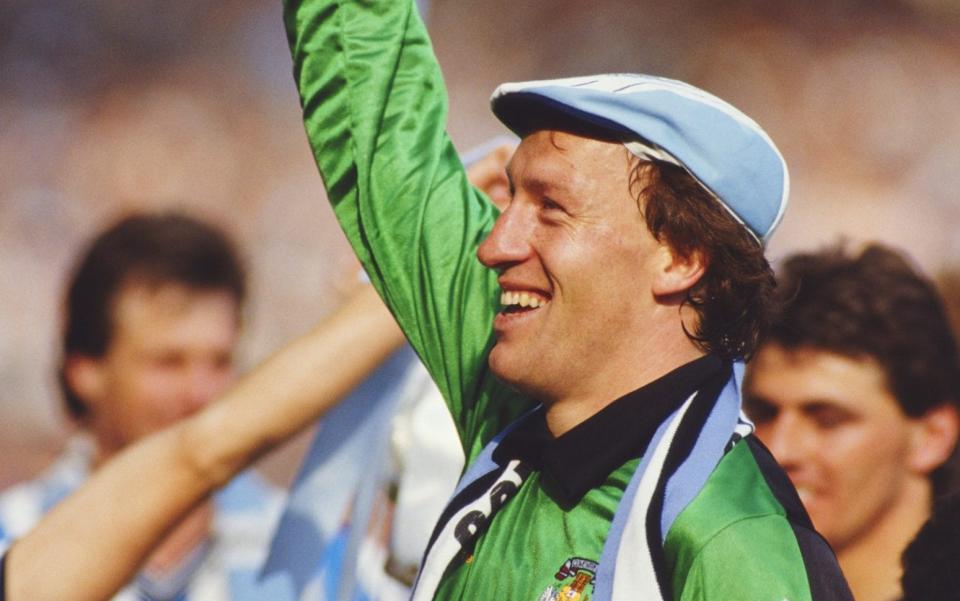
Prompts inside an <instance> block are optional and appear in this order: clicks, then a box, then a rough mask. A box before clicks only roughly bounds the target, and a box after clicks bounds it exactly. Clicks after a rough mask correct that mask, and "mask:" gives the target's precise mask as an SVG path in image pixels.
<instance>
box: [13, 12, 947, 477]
mask: <svg viewBox="0 0 960 601" xmlns="http://www.w3.org/2000/svg"><path fill="white" fill-rule="evenodd" d="M429 20H430V30H431V32H432V35H433V39H434V44H435V48H436V51H437V54H438V56H439V59H440V62H441V65H442V67H443V70H444V73H445V76H446V79H447V83H448V87H449V90H450V105H451V110H450V119H449V126H450V132H451V134H452V136H453V139H454V142H455V143H456V145H457V147H458V148H460V149H461V151H467V150H469V149H470V148H471V147H473V146H475V145H477V144H480V143H482V142H483V141H485V140H487V139H489V138H490V137H493V136H495V135H497V134H500V133H503V129H502V128H501V127H500V126H499V125H498V123H497V122H496V121H495V119H494V118H493V117H492V116H491V115H490V113H489V110H488V108H487V99H488V97H489V94H490V92H491V91H492V90H493V88H494V87H495V86H496V84H498V83H500V82H502V81H508V80H522V79H533V78H546V77H556V76H567V75H579V74H588V73H591V72H599V71H609V72H617V71H640V72H648V73H654V74H658V75H663V76H668V77H675V78H679V79H683V80H687V81H690V82H691V83H694V84H696V85H699V86H701V87H703V88H705V89H707V90H709V91H711V92H713V93H715V94H717V95H719V96H721V97H723V98H725V99H727V100H729V101H730V102H732V103H733V104H735V105H737V106H738V107H740V108H741V109H743V110H744V111H745V112H746V113H748V114H749V115H751V116H753V117H754V118H755V119H756V120H757V121H759V122H760V123H761V124H762V125H763V126H764V127H766V128H767V130H768V131H769V132H770V134H771V136H772V137H773V138H774V140H775V141H777V143H778V144H779V145H780V147H781V149H782V151H783V153H784V154H785V156H786V159H787V162H788V164H789V165H790V168H791V173H792V197H791V206H790V209H789V210H788V212H787V216H786V218H785V220H784V222H783V225H782V226H781V229H780V230H779V232H778V234H777V235H776V236H775V238H774V240H773V242H772V243H771V245H770V247H769V248H770V256H771V257H772V258H773V259H774V260H776V259H777V258H778V257H782V256H783V255H784V254H786V253H788V252H790V251H793V250H797V249H811V248H816V247H819V246H822V245H823V244H825V243H829V242H832V241H835V240H837V239H838V237H839V236H841V235H843V236H845V237H847V238H848V239H849V240H851V241H853V242H856V241H859V240H866V239H880V240H884V241H887V242H889V243H891V244H894V245H896V246H898V247H900V248H904V249H907V250H909V252H910V254H911V255H912V256H913V258H914V259H915V260H916V261H917V263H918V264H919V265H921V266H922V267H923V268H924V269H925V270H927V272H928V273H930V274H931V275H938V274H940V273H941V272H945V271H947V270H949V269H956V266H957V265H960V227H958V226H960V200H958V190H960V112H958V107H960V0H809V1H805V2H794V1H791V0H729V1H727V2H723V3H717V2H712V1H710V0H674V1H672V2H653V1H649V0H591V1H589V2H585V1H573V0H554V1H552V2H528V3H517V2H508V1H506V0H489V1H486V2H455V1H453V0H434V1H433V2H432V3H430V5H429ZM299 118H300V115H299V106H298V103H297V98H296V94H295V91H294V86H293V81H292V77H291V75H290V59H289V55H288V54H287V49H286V42H285V38H284V34H283V29H282V22H281V16H280V3H279V1H274V2H269V1H264V0H217V1H216V2H214V1H213V0H163V1H162V2H161V1H159V0H133V1H131V0H123V1H121V0H0V457H2V458H3V459H2V460H0V487H2V486H3V485H5V484H9V483H10V482H12V481H14V480H16V479H20V478H23V477H26V476H29V475H32V474H34V473H36V471H37V470H39V469H40V468H41V467H42V466H43V465H44V464H45V463H46V462H47V461H49V459H50V458H51V457H52V456H53V454H54V453H55V452H56V451H57V450H58V449H59V446H60V444H61V443H62V441H63V439H64V437H65V434H66V431H67V430H66V426H65V423H64V421H63V418H62V416H61V414H60V411H59V406H60V405H59V403H60V401H59V397H58V392H57V387H56V383H55V379H54V376H53V374H54V368H55V365H56V361H57V355H56V349H57V343H58V334H59V327H60V310H61V309H60V303H61V296H62V294H63V283H64V280H65V279H66V277H67V274H68V272H69V270H70V268H71V266H72V262H73V260H74V257H75V255H76V253H77V251H78V250H79V249H80V248H81V246H82V245H83V244H84V242H85V241H86V240H87V239H88V238H89V237H90V236H91V235H93V233H94V232H95V231H97V230H98V229H100V228H101V227H103V226H104V225H105V224H106V223H107V222H108V221H109V220H112V219H114V218H116V217H117V216H119V215H121V214H122V213H123V212H125V211H129V210H132V209H140V208H162V207H177V208H185V209H188V210H190V211H192V212H194V213H195V214H197V215H199V216H201V217H207V218H210V219H212V220H215V221H216V222H217V223H219V224H221V225H222V226H223V227H224V228H226V229H227V230H228V231H229V232H230V233H231V234H233V235H234V237H235V238H236V239H237V240H238V242H239V243H240V245H241V246H242V248H243V249H244V251H245V255H246V257H247V259H248V262H249V265H250V268H251V275H252V287H251V305H250V307H249V311H248V313H247V316H246V326H247V328H246V333H245V336H244V343H243V347H242V357H241V368H245V367H249V366H252V365H253V364H255V363H256V362H257V361H259V360H261V359H262V358H264V357H265V356H266V354H268V353H269V352H270V351H271V350H273V349H275V348H276V347H277V346H279V345H280V344H281V343H283V342H284V341H285V340H287V339H289V338H290V337H292V336H294V335H296V334H298V333H300V332H302V331H304V330H305V329H306V328H307V327H309V326H310V325H311V324H312V323H314V322H315V321H316V320H317V319H319V318H320V317H322V316H323V315H324V314H325V313H326V312H327V311H329V310H330V309H331V308H332V307H333V306H334V305H335V304H336V302H337V300H338V295H337V293H336V291H335V288H336V286H335V285H336V283H337V282H339V281H340V280H341V279H342V278H343V276H344V273H345V272H346V271H347V270H348V269H349V265H350V254H349V251H348V249H347V247H346V244H345V242H344V241H343V239H342V236H341V234H340V232H339V230H338V229H337V226H336V224H335V223H334V222H333V219H332V216H331V213H330V210H329V209H328V208H327V206H326V205H325V201H324V199H323V192H322V186H321V182H320V178H319V176H318V175H317V172H316V169H315V167H314V165H313V162H312V158H311V157H310V154H309V151H308V147H307V144H306V140H305V136H304V134H303V130H302V127H301V124H300V120H299ZM411 150H412V151H415V149H411ZM947 279H948V281H950V282H952V286H953V290H954V292H955V294H956V296H957V297H960V277H958V276H956V275H954V276H952V277H951V278H947ZM298 445H299V447H298ZM302 446H303V443H302V440H301V442H295V443H293V445H292V446H291V447H289V448H288V449H287V450H286V451H282V452H281V453H280V455H277V456H275V457H274V458H273V459H272V461H273V464H272V468H271V464H270V463H269V461H271V460H268V464H267V465H266V467H267V470H268V471H270V470H271V469H273V471H274V473H276V474H278V476H277V477H278V478H280V479H282V478H284V477H287V476H288V475H289V474H290V473H292V470H293V469H294V468H295V467H296V466H295V465H293V464H294V463H295V460H294V459H291V457H294V456H295V454H296V449H297V448H302ZM291 449H293V450H291ZM284 453H286V454H284ZM285 470H286V471H285Z"/></svg>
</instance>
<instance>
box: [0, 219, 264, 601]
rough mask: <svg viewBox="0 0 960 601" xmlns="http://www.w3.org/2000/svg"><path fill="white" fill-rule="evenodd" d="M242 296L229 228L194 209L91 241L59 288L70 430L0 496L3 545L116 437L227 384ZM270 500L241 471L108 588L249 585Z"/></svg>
mask: <svg viewBox="0 0 960 601" xmlns="http://www.w3.org/2000/svg"><path fill="white" fill-rule="evenodd" d="M245 295H246V274H245V270H244V267H243V264H242V262H241V260H240V258H239V256H238V254H237V251H236V249H235V248H234V246H233V244H232V243H231V241H230V240H229V239H228V238H227V236H226V235H225V234H224V233H223V232H221V231H220V230H219V229H217V228H215V227H213V226H212V225H209V224H207V223H203V222H201V221H198V220H196V219H193V218H191V217H188V216H185V215H180V214H174V213H167V214H141V215H134V216H130V217H127V218H125V219H122V220H120V221H119V222H117V223H115V224H114V225H112V226H111V227H109V228H108V229H107V230H105V231H104V232H102V233H101V234H100V235H98V236H97V237H96V238H95V239H94V240H93V241H92V243H91V245H90V246H89V248H88V249H87V250H86V252H85V254H84V255H83V256H82V258H81V260H80V261H79V263H78V265H77V268H76V270H75V272H74V273H73V276H72V279H71V280H70V282H69V287H68V290H67V297H66V303H65V305H66V307H65V311H66V318H65V327H64V330H63V340H62V343H63V348H62V363H61V371H60V381H61V386H62V392H63V396H64V401H65V408H66V411H67V413H68V414H69V416H70V418H71V419H72V420H73V421H74V422H75V423H76V424H77V425H78V426H79V427H80V429H81V433H80V434H79V435H77V436H75V437H74V438H72V439H71V440H70V441H68V444H67V449H66V451H65V453H64V454H63V456H62V457H61V458H60V459H59V460H58V461H57V462H56V463H55V464H54V465H53V466H52V467H50V468H49V469H48V470H47V471H46V472H45V473H44V474H42V475H41V476H40V477H39V478H37V479H36V480H33V481H30V482H27V483H24V484H20V485H18V486H15V487H13V488H12V489H10V490H8V491H6V492H5V493H4V494H3V495H2V496H0V535H2V541H0V548H3V547H6V546H8V545H9V543H10V541H11V540H13V539H17V538H19V537H21V536H23V535H24V534H25V533H27V532H28V531H29V530H30V529H31V528H32V527H33V526H34V524H35V523H36V522H37V520H39V519H40V517H41V516H42V515H43V514H44V513H45V512H47V511H48V510H50V509H51V508H52V507H53V506H54V505H55V504H56V503H57V502H58V501H60V500H61V499H63V498H64V497H65V496H67V495H68V494H70V493H71V492H72V491H74V490H75V489H76V488H77V487H78V486H80V485H81V484H82V483H83V482H84V480H86V479H87V478H88V477H89V476H90V474H91V472H92V471H93V470H95V469H96V468H97V467H99V466H100V465H102V464H103V463H104V462H105V461H107V460H109V459H110V458H111V457H112V456H114V455H115V454H116V453H118V452H119V451H121V450H122V449H123V448H124V447H126V446H127V445H129V444H131V443H133V442H135V441H137V440H138V439H140V438H142V437H143V436H145V435H147V434H150V433H152V432H156V431H158V430H160V429H162V428H165V427H167V426H170V425H171V424H173V423H175V422H177V421H178V420H180V419H182V418H184V417H187V416H189V415H191V414H193V413H194V412H196V411H198V410H199V409H201V408H202V407H204V406H205V405H206V404H207V403H208V402H210V401H211V400H212V399H214V398H215V397H217V396H219V395H220V394H221V393H223V392H224V391H225V390H226V388H227V387H228V386H229V385H230V384H231V383H232V381H233V379H234V351H235V349H236V345H237V341H238V335H239V332H240V324H241V313H242V309H243V302H244V298H245ZM142 477H143V478H144V479H145V480H146V479H149V478H150V477H151V474H150V472H149V470H145V471H144V473H143V475H142ZM110 502H111V503H114V504H123V503H125V502H126V499H125V497H124V496H118V497H117V498H115V499H111V500H110ZM281 504H282V496H281V495H280V493H279V492H278V491H276V490H274V489H273V488H272V487H271V486H269V485H268V484H267V483H266V482H265V481H262V480H261V479H259V478H258V477H257V476H256V475H255V474H253V473H248V474H245V475H244V476H243V477H241V478H238V479H237V480H235V481H234V482H232V483H231V485H230V486H229V487H227V488H226V489H225V490H224V491H223V492H222V493H221V494H220V495H218V497H217V498H216V500H214V501H209V502H205V503H203V504H202V505H200V506H199V507H197V508H195V509H194V510H193V511H192V512H191V513H190V514H189V515H188V516H186V517H185V518H184V519H183V520H182V521H181V522H180V523H179V524H178V525H177V526H176V527H175V528H174V529H172V530H171V531H170V532H169V534H168V536H167V537H166V538H165V540H164V541H163V542H162V543H161V544H160V545H159V546H158V547H157V548H156V550H155V551H154V552H153V554H152V555H151V556H150V558H149V560H148V561H147V562H146V564H145V566H144V568H143V570H142V571H141V572H140V574H139V575H138V576H137V578H136V580H135V581H134V582H133V583H132V584H131V585H130V587H129V588H128V589H127V590H125V591H124V592H123V593H122V594H121V596H119V597H118V599H174V598H176V599H184V600H190V599H204V600H214V599H235V598H238V597H239V596H240V595H241V594H243V593H244V591H245V590H246V589H247V587H248V586H252V581H253V575H254V570H255V569H256V568H258V567H259V564H260V562H261V561H262V559H263V556H264V555H265V553H266V548H267V546H268V544H269V541H270V535H271V532H272V528H273V525H274V523H275V520H276V518H277V516H278V515H279V510H280V507H281Z"/></svg>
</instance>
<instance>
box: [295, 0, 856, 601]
mask: <svg viewBox="0 0 960 601" xmlns="http://www.w3.org/2000/svg"><path fill="white" fill-rule="evenodd" d="M286 24H287V27H288V32H289V39H290V42H291V49H292V52H293V58H294V63H295V68H294V69H295V74H296V78H297V83H298V86H299V89H300V95H301V102H302V104H303V106H304V118H305V122H306V127H307V132H308V135H309V137H310V141H311V144H312V147H313V150H314V154H315V156H316V159H317V163H318V165H319V167H320V170H321V173H322V175H323V177H324V182H325V184H326V186H327V190H328V195H329V197H330V199H331V201H332V203H333V205H334V209H335V211H336V213H337V216H338V218H339V219H340V221H341V224H342V225H343V227H344V230H345V231H346V233H347V236H348V237H349V238H350V240H351V242H352V243H353V246H354V249H355V250H356V252H357V255H358V256H359V257H360V259H361V261H363V263H364V265H365V267H366V269H367V271H368V273H369V274H370V276H371V280H372V281H373V283H374V285H375V286H376V287H377V288H378V290H380V292H381V293H382V294H383V296H384V298H385V299H386V301H387V304H388V305H389V306H390V307H391V309H392V310H393V312H394V314H395V315H396V317H397V319H398V321H399V323H400V325H401V327H402V328H403V329H404V332H405V334H406V335H407V337H408V338H409V339H410V341H411V343H412V345H413V346H414V348H415V349H416V350H417V351H418V353H419V354H420V356H421V358H422V359H423V360H424V363H425V364H426V365H427V367H428V369H429V370H430V372H431V374H432V376H433V377H434V379H435V380H436V381H437V383H438V385H439V386H440V389H441V390H442V391H443V393H444V396H445V398H446V400H447V403H448V405H449V406H450V409H451V411H452V413H453V415H454V420H455V422H456V424H457V427H458V431H459V435H460V438H461V441H462V443H463V446H464V450H465V452H466V456H467V461H468V463H469V467H468V468H467V470H466V472H465V473H464V476H463V478H462V479H461V482H460V484H459V486H458V489H457V491H456V493H455V494H454V497H453V499H452V500H451V502H450V504H449V505H448V507H447V509H446V510H445V512H444V514H443V515H442V516H441V518H440V521H439V523H438V525H437V528H436V529H435V531H434V534H433V537H432V540H431V544H430V547H429V549H428V551H427V554H426V558H425V561H424V564H423V566H422V567H421V571H420V574H419V576H418V581H417V584H416V589H415V592H414V599H417V600H419V599H431V598H437V599H471V600H474V599H523V600H526V599H529V600H537V599H539V600H541V601H558V600H560V599H564V600H571V601H572V600H579V601H587V599H594V600H598V599H603V600H605V599H645V600H657V599H684V600H694V599H715V600H718V601H719V600H723V601H729V600H731V599H769V600H774V601H780V600H782V599H790V600H791V601H796V600H800V599H806V600H817V601H819V600H821V599H849V594H848V592H847V589H846V585H845V584H844V582H843V579H842V577H841V576H840V574H839V570H838V568H837V566H836V562H835V559H834V557H833V555H832V552H831V551H830V549H829V547H828V546H827V545H826V543H825V542H824V541H823V540H822V539H821V538H820V537H819V536H818V535H817V534H816V533H815V532H814V531H813V530H812V527H811V526H810V525H809V522H808V520H807V519H806V515H805V514H804V513H803V510H802V508H801V507H800V504H799V501H798V500H797V498H796V494H795V493H794V492H793V490H792V489H791V488H790V485H789V482H788V481H787V479H786V477H785V476H784V475H783V474H782V472H780V471H779V469H778V468H777V467H776V464H775V463H774V462H773V460H772V459H771V458H770V456H769V455H768V454H767V453H766V452H765V451H764V450H763V449H762V448H761V447H760V446H759V445H757V443H756V442H755V441H754V440H753V437H752V436H751V435H750V433H751V427H750V425H749V424H748V423H746V422H744V421H742V420H740V419H739V405H740V401H739V374H740V372H741V367H740V365H739V364H738V363H736V361H737V360H739V359H742V358H744V357H746V356H748V355H749V354H750V353H751V352H752V350H753V347H754V345H755V343H756V340H757V339H758V337H759V336H760V334H761V333H762V331H763V329H764V327H765V323H766V317H767V315H768V313H769V309H768V301H769V296H770V291H771V289H772V287H773V285H774V282H773V276H772V273H771V271H770V269H769V265H768V264H767V262H766V260H765V259H764V257H763V249H762V241H763V240H764V239H765V238H766V237H767V236H768V235H769V234H770V233H771V231H772V230H773V228H774V227H775V226H776V224H777V222H778V221H779V219H780V217H781V215H782V213H783V209H784V207H785V203H786V195H787V188H788V185H787V174H786V168H785V166H784V163H783V160H782V158H781V156H780V154H779V152H778V151H777V150H776V148H775V147H774V146H773V144H772V142H771V141H770V140H769V138H768V137H767V136H766V134H765V133H764V132H763V130H761V129H760V127H759V126H757V124H756V123H754V122H753V121H751V120H750V119H749V118H747V117H746V116H744V115H743V114H742V113H740V112H739V111H737V110H736V109H734V108H733V107H731V106H729V105H728V104H726V103H724V102H722V101H720V100H718V99H716V98H714V97H713V96H710V95H708V94H706V93H704V92H702V91H701V90H697V89H696V88H693V87H691V86H688V85H685V84H682V83H680V82H676V81H672V80H666V79H661V78H656V77H649V76H633V75H619V76H597V77H591V78H576V79H567V80H555V81H548V82H529V83H525V84H506V85H504V86H501V87H500V88H499V89H498V90H497V92H495V94H494V98H493V110H494V112H495V113H496V114H497V116H498V117H499V118H500V119H501V121H503V122H504V123H505V124H506V125H507V126H508V127H509V128H510V129H511V130H513V131H514V132H515V133H516V134H518V135H519V136H520V137H521V138H522V141H521V143H520V145H519V147H518V149H517V151H516V153H515V155H514V157H513V159H512V160H511V162H510V165H509V167H508V175H509V178H510V181H511V200H510V203H509V204H508V205H507V207H506V208H505V209H504V210H503V212H502V213H500V212H499V211H498V210H497V209H496V208H494V207H493V206H492V205H491V204H490V203H489V202H488V201H487V199H486V198H485V197H483V196H482V194H480V193H478V192H477V191H476V190H474V189H472V188H471V187H470V186H469V184H468V183H467V180H466V177H465V175H464V172H463V168H462V166H461V165H460V162H459V160H458V158H457V155H456V152H455V150H454V148H453V146H452V144H451V143H450V141H449V139H448V138H447V136H446V133H445V132H444V120H445V112H446V107H445V103H446V98H445V95H444V94H443V92H442V90H443V82H442V79H441V77H440V74H439V70H438V68H437V65H436V62H435V59H434V58H433V56H432V54H431V52H430V46H429V40H428V39H427V37H426V33H425V32H424V30H423V27H422V25H421V24H420V22H419V20H418V19H417V17H416V14H415V11H414V10H413V7H412V4H405V3H403V2H395V1H387V0H384V1H375V2H367V3H359V2H357V3H352V2H328V1H304V2H298V1H289V2H287V4H286ZM359 99H363V101H362V102H361V101H360V100H359ZM474 253H476V256H477V257H478V258H479V262H477V261H476V260H475V258H474ZM497 300H499V301H500V302H499V303H498V302H496V301H497Z"/></svg>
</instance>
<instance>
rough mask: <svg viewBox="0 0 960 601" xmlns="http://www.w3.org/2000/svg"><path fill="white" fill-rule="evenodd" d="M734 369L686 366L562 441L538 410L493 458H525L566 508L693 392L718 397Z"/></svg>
mask: <svg viewBox="0 0 960 601" xmlns="http://www.w3.org/2000/svg"><path fill="white" fill-rule="evenodd" d="M730 369H731V367H730V365H729V364H728V363H725V362H724V361H722V360H721V359H720V358H718V357H717V356H715V355H706V356H704V357H701V358H699V359H695V360H693V361H691V362H689V363H686V364H684V365H682V366H680V367H678V368H677V369H675V370H673V371H671V372H669V373H668V374H666V375H664V376H662V377H660V378H658V379H657V380H654V381H653V382H651V383H649V384H647V385H645V386H643V387H641V388H638V389H637V390H634V391H633V392H630V393H628V394H626V395H624V396H622V397H620V398H619V399H617V400H615V401H613V402H612V403H610V404H609V405H607V406H606V407H604V408H603V409H601V410H600V411H599V412H597V413H596V414H594V415H593V416H592V417H590V418H588V419H587V420H585V421H584V422H582V423H580V424H578V425H577V426H575V427H574V428H573V429H571V430H570V431H568V432H566V433H565V434H563V435H562V436H560V437H558V438H554V437H553V435H551V434H550V431H549V430H548V429H547V424H546V419H545V412H544V411H543V410H540V411H537V412H535V413H533V414H531V415H530V416H529V418H527V419H526V420H524V422H523V423H521V424H519V425H518V426H517V427H516V428H515V429H514V430H513V431H511V432H510V434H508V435H507V436H506V437H505V438H504V440H503V442H502V443H501V444H500V446H499V447H498V448H497V450H496V451H495V452H494V454H493V459H494V461H496V462H497V463H498V464H500V465H505V464H506V462H507V461H509V460H510V459H520V460H521V461H523V462H525V463H527V464H529V465H530V466H531V467H533V468H534V469H537V470H540V471H541V472H542V473H543V485H544V489H545V490H546V491H547V492H548V493H549V494H551V495H552V496H554V497H555V498H556V500H557V501H558V502H559V503H560V504H561V505H564V506H569V507H572V506H574V505H576V504H577V503H579V502H580V500H581V499H582V498H583V496H584V495H585V494H586V493H587V492H588V491H589V490H590V489H592V488H596V487H598V486H600V485H601V484H603V483H604V481H606V479H607V478H608V477H609V476H610V474H611V473H612V472H613V471H614V470H616V469H617V468H618V467H620V466H621V465H623V464H624V463H626V462H627V461H629V460H630V459H636V458H638V457H640V456H641V455H642V454H643V452H644V450H645V449H646V448H647V446H648V445H649V443H650V439H651V438H652V437H653V435H654V432H655V431H656V429H657V426H659V425H660V424H661V423H662V422H663V420H665V419H667V417H669V416H670V414H672V413H673V412H674V411H675V410H676V409H677V408H679V407H680V406H681V405H682V404H683V402H684V401H686V400H687V398H688V397H689V396H690V395H691V394H693V393H694V392H696V391H698V390H701V389H702V391H703V393H706V394H712V395H713V396H714V397H716V396H717V395H718V394H719V393H720V390H721V389H722V388H723V385H724V383H725V382H726V381H727V379H729V377H730Z"/></svg>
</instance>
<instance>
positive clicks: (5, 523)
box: [0, 441, 90, 546]
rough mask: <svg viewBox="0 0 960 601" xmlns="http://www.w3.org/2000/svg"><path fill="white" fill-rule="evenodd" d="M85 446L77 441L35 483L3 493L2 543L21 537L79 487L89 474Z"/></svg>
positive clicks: (0, 503) (0, 496)
mask: <svg viewBox="0 0 960 601" xmlns="http://www.w3.org/2000/svg"><path fill="white" fill-rule="evenodd" d="M89 468H90V458H89V454H88V453H87V450H86V448H85V447H83V446H82V445H80V444H79V443H77V442H75V441H71V442H70V443H68V445H67V449H66V450H65V451H64V453H63V454H61V455H60V456H59V457H58V458H57V459H56V461H54V463H53V464H51V465H50V466H49V467H48V468H47V469H46V470H44V471H43V472H42V473H41V474H40V475H38V476H37V477H36V478H34V479H32V480H27V481H25V482H21V483H19V484H16V485H14V486H11V487H10V488H7V489H5V490H4V491H3V492H2V493H0V541H5V542H3V543H0V544H2V545H4V546H6V544H9V541H10V540H13V539H16V538H19V537H21V536H23V535H24V534H26V533H27V531H28V530H30V529H31V528H33V526H34V525H35V524H36V523H37V522H38V521H40V518H41V517H43V514H45V513H47V512H48V511H50V509H52V508H53V506H54V505H56V504H57V503H59V502H60V501H61V500H63V499H64V498H65V497H66V496H67V495H69V494H70V493H71V492H73V491H74V490H75V489H76V488H77V487H79V486H80V485H81V484H82V483H83V481H84V480H86V479H87V476H88V475H89V472H90V469H89Z"/></svg>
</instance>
